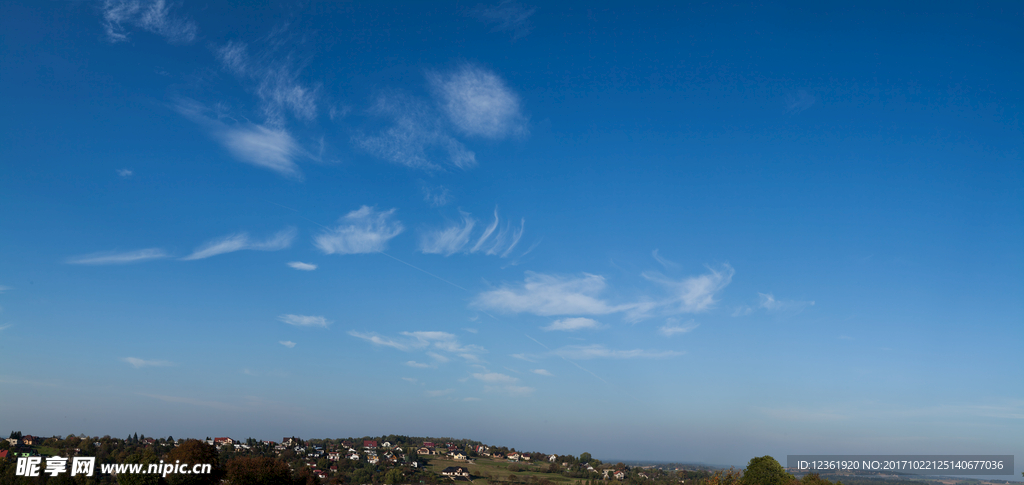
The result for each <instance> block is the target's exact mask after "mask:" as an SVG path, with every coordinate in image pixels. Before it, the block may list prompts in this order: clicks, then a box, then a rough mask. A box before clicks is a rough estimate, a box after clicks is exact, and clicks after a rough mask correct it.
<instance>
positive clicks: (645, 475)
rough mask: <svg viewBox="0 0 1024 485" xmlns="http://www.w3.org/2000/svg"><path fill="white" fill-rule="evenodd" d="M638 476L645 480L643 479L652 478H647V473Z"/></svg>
mask: <svg viewBox="0 0 1024 485" xmlns="http://www.w3.org/2000/svg"><path fill="white" fill-rule="evenodd" d="M637 476H638V477H640V478H643V479H648V478H650V477H648V476H647V474H646V473H638V474H637Z"/></svg>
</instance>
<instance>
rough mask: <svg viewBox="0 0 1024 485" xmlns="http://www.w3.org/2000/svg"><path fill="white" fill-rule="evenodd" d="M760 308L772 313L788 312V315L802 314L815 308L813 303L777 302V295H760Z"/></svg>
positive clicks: (758, 304)
mask: <svg viewBox="0 0 1024 485" xmlns="http://www.w3.org/2000/svg"><path fill="white" fill-rule="evenodd" d="M757 297H758V303H757V306H758V308H763V309H765V310H768V311H770V312H788V313H800V312H802V311H803V310H804V308H807V307H809V306H814V302H813V301H797V300H776V299H775V295H772V294H771V293H758V294H757Z"/></svg>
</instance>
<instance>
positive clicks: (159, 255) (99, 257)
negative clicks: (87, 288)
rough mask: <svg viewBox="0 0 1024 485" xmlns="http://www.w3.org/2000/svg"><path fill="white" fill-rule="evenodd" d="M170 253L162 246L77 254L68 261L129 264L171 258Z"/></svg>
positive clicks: (75, 262) (94, 263)
mask: <svg viewBox="0 0 1024 485" xmlns="http://www.w3.org/2000/svg"><path fill="white" fill-rule="evenodd" d="M169 257H170V255H169V254H167V253H166V252H164V250H163V249H160V248H149V249H140V250H138V251H128V252H124V253H112V252H106V253H93V254H87V255H84V256H76V257H74V258H71V259H69V260H68V261H67V263H68V264H91V265H102V264H129V263H139V262H142V261H149V260H152V259H163V258H169Z"/></svg>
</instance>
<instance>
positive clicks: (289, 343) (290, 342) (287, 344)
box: [277, 340, 295, 349]
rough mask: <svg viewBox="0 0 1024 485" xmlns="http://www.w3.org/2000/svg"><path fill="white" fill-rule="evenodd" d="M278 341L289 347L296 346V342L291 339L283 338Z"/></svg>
mask: <svg viewBox="0 0 1024 485" xmlns="http://www.w3.org/2000/svg"><path fill="white" fill-rule="evenodd" d="M277 343H279V344H281V345H284V346H285V347H288V348H289V349H293V348H295V342H292V341H291V340H281V341H279V342H277Z"/></svg>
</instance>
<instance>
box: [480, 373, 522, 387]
mask: <svg viewBox="0 0 1024 485" xmlns="http://www.w3.org/2000/svg"><path fill="white" fill-rule="evenodd" d="M473 378H474V379H476V380H479V381H482V382H486V383H488V384H514V383H516V382H519V378H517V377H512V376H510V375H506V374H500V373H498V372H486V373H475V374H473Z"/></svg>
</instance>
